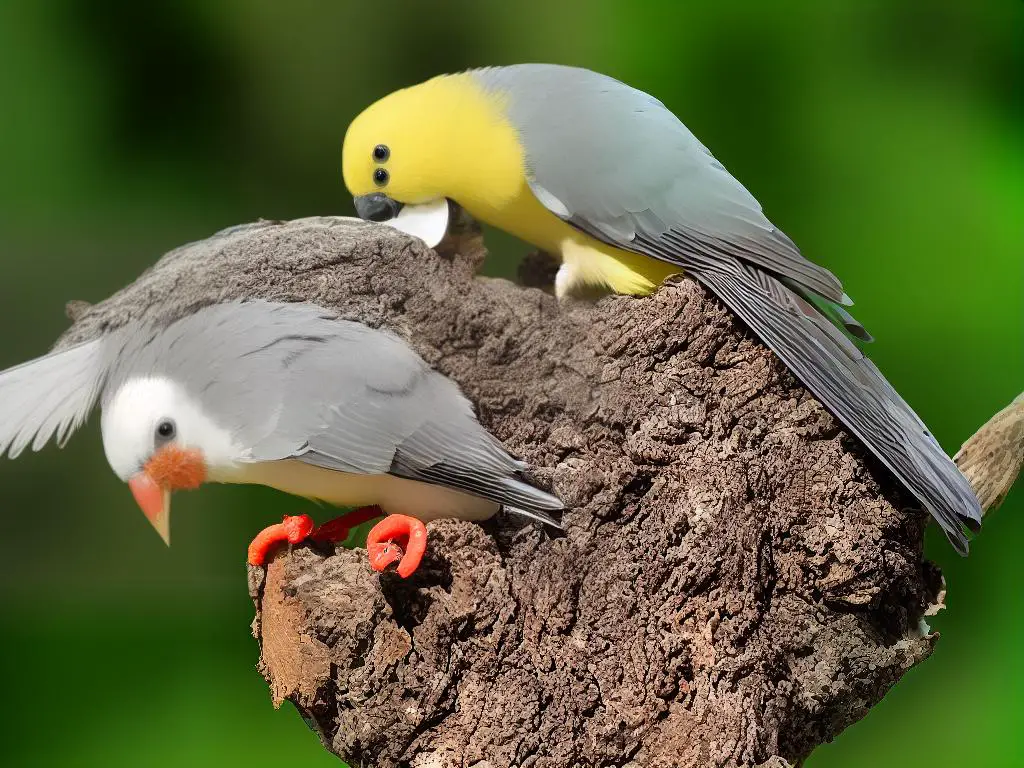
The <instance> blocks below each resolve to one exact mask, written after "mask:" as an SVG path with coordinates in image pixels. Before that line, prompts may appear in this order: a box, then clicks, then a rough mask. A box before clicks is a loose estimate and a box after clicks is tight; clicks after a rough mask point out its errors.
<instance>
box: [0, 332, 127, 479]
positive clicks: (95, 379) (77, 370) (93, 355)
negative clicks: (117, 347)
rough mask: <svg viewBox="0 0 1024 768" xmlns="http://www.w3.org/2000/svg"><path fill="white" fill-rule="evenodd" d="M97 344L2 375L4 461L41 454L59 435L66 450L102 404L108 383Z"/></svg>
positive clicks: (101, 346)
mask: <svg viewBox="0 0 1024 768" xmlns="http://www.w3.org/2000/svg"><path fill="white" fill-rule="evenodd" d="M103 353H104V341H103V340H102V339H96V340H94V341H89V342H86V343H84V344H79V345H77V346H74V347H71V348H70V349H66V350H63V351H60V352H53V353H51V354H49V355H45V356H43V357H40V358H37V359H35V360H31V361H29V362H27V363H23V364H22V365H18V366H15V367H13V368H9V369H8V370H6V371H4V372H3V373H0V456H3V455H4V453H5V452H6V453H7V455H8V456H9V457H10V458H12V459H13V458H16V457H18V456H19V455H20V454H21V453H22V451H24V450H25V449H26V448H27V447H29V446H31V447H32V450H34V451H38V450H40V449H41V448H42V447H43V446H44V445H46V443H48V442H49V441H50V439H51V438H52V437H53V436H54V435H56V437H57V442H58V444H59V445H60V446H61V447H63V445H64V443H65V442H66V441H67V439H68V438H69V437H70V436H71V433H72V432H74V431H75V430H76V429H78V428H79V427H80V426H81V425H82V424H83V423H84V422H85V420H86V418H87V416H88V415H89V412H90V411H91V410H92V408H93V406H94V405H95V404H96V400H97V399H98V398H99V394H100V391H101V390H102V388H103V383H104V380H105V377H106V371H107V366H106V361H105V356H104V354H103Z"/></svg>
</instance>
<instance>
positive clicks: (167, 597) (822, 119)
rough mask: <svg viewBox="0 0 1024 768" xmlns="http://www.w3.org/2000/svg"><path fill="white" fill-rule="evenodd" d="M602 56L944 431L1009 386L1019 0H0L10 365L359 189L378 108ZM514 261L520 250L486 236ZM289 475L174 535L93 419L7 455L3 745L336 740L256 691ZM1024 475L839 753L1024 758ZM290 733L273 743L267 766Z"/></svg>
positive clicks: (1021, 151) (1019, 269) (1022, 178)
mask: <svg viewBox="0 0 1024 768" xmlns="http://www.w3.org/2000/svg"><path fill="white" fill-rule="evenodd" d="M520 61H553V62H562V63H571V64H578V65H583V66H587V67H590V68H593V69H597V70H601V71H604V72H606V73H609V74H611V75H614V76H617V77H619V78H620V79H623V80H625V81H627V82H629V83H631V84H633V85H636V86H638V87H640V88H643V89H645V90H647V91H650V92H652V93H654V94H655V95H657V96H658V97H659V98H661V99H662V100H663V101H664V102H665V103H666V104H667V105H668V106H669V107H670V108H672V109H673V110H674V111H675V112H676V113H677V114H679V115H680V116H681V117H682V118H683V119H684V120H685V121H686V122H687V124H688V125H689V126H690V127H691V128H692V129H693V130H694V131H695V133H696V134H697V135H698V136H699V137H700V138H701V139H702V140H703V141H704V142H705V143H706V144H707V145H708V146H710V147H711V149H712V151H714V152H715V154H716V155H717V156H718V158H719V159H720V160H722V161H723V162H724V163H725V164H726V166H727V167H728V168H730V169H731V170H732V172H733V173H734V174H735V175H736V176H738V177H739V178H740V179H741V180H742V181H743V182H744V183H745V184H746V185H747V186H748V187H749V188H750V189H751V190H752V191H753V192H754V193H755V194H756V195H757V196H758V197H759V199H760V200H761V201H762V203H763V204H764V206H765V209H766V211H767V212H768V214H769V216H770V217H771V218H772V219H773V220H774V221H775V222H776V223H777V224H779V225H780V226H782V227H783V228H784V229H785V230H786V231H787V232H788V233H789V234H790V235H791V236H792V237H793V238H794V239H795V240H796V241H797V242H798V243H800V244H801V246H802V248H803V249H804V252H805V253H806V254H807V255H808V256H809V257H811V258H812V259H815V260H817V261H820V262H821V263H823V264H825V265H827V266H828V267H831V268H832V269H833V270H834V271H836V272H837V273H838V274H839V275H840V276H841V277H842V279H843V280H844V282H845V283H846V287H847V289H848V291H849V292H850V294H852V295H853V296H854V297H855V298H856V299H857V308H856V309H857V316H858V317H859V318H860V319H861V320H862V321H864V323H865V325H866V326H867V327H868V328H869V329H870V330H871V331H872V332H873V333H874V334H875V335H876V337H877V338H878V341H877V343H876V344H875V345H874V347H873V351H872V354H873V357H874V359H875V360H876V361H877V363H878V364H879V366H880V367H881V368H882V370H883V371H884V372H885V373H886V375H887V376H888V377H889V378H890V380H891V381H892V382H893V383H894V385H895V386H896V388H897V389H898V390H900V391H901V392H902V393H903V394H904V396H905V397H906V399H907V400H908V401H909V402H910V403H911V404H912V405H913V406H914V407H915V408H916V409H917V410H918V411H919V413H920V414H921V415H922V417H923V418H924V419H925V421H926V422H927V423H928V424H929V425H931V427H932V428H933V430H934V432H935V434H936V435H938V437H939V439H940V440H941V441H942V442H943V444H944V445H945V446H946V447H947V448H948V449H949V450H950V451H953V450H955V449H956V447H957V446H958V445H959V444H960V443H961V442H962V441H963V440H964V439H965V438H966V437H968V436H969V435H970V434H971V433H972V432H973V431H974V430H975V429H976V428H977V427H978V426H979V425H980V424H982V423H983V422H984V421H985V420H986V419H987V418H988V417H989V416H991V415H992V414H993V413H994V412H995V411H996V410H998V409H1000V408H1002V407H1003V406H1004V405H1006V404H1007V403H1008V402H1009V401H1010V400H1011V399H1012V398H1013V397H1014V396H1015V395H1016V394H1017V393H1018V392H1020V391H1021V389H1022V388H1024V4H1022V3H1021V2H1019V1H1018V2H994V1H993V2H982V1H980V0H979V1H977V2H967V0H948V1H946V2H932V3H928V4H919V3H914V2H896V1H893V0H890V1H889V2H857V3H854V2H848V3H822V2H805V3H800V4H791V3H786V2H772V3H758V4H754V3H748V4H735V5H734V4H732V3H725V2H708V3H699V4H698V3H685V4H684V3H664V4H657V3H646V4H645V3H639V2H620V3H602V2H585V3H582V2H581V3H559V2H552V0H544V1H543V2H537V1H536V0H531V1H530V2H523V1H520V2H516V3H498V2H493V3H490V2H481V0H465V1H464V2H450V3H439V2H416V0H388V2H333V3H328V2H319V3H316V2H304V1H303V2H296V1H294V0H293V1H292V2H288V3H285V2H271V1H270V0H260V1H258V2H254V1H253V0H220V1H218V2H211V1H210V0H186V1H182V0H159V1H156V2H154V1H151V2H148V3H138V2H132V3H121V2H115V1H114V0H54V1H47V2H37V1H34V0H0V153H2V154H0V157H2V160H0V259H2V260H0V327H2V328H3V329H4V332H3V334H2V336H0V339H2V341H0V368H3V367H6V366H8V365H12V364H15V363H18V362H20V361H22V360H25V359H27V358H30V357H33V356H36V355H38V354H41V353H43V352H44V351H45V350H46V349H47V348H48V346H49V345H50V344H51V343H52V341H53V340H54V339H55V338H56V336H57V335H58V334H59V333H60V332H61V331H62V330H63V329H64V328H65V327H66V326H67V320H66V319H65V317H64V314H63V308H64V302H65V301H66V300H68V299H86V300H92V301H95V300H99V299H102V298H103V297H105V296H107V295H108V294H110V293H111V292H112V291H114V290H116V289H117V288H119V287H120V286H122V285H123V284H125V283H126V282H128V281H130V280H132V279H133V278H135V277H136V276H137V275H138V273H139V272H140V271H141V270H143V269H144V268H145V267H147V266H148V265H149V264H151V263H152V262H153V261H154V260H155V259H156V258H157V257H158V256H159V255H160V254H162V253H163V252H165V251H166V250H168V249H170V248H172V247H174V246H176V245H178V244H181V243H183V242H186V241H189V240H194V239H198V238H202V237H205V236H207V235H209V234H211V233H212V232H214V231H216V230H218V229H220V228H222V227H225V226H228V225H232V224H236V223H240V222H244V221H250V220H253V219H255V218H257V217H261V216H262V217H272V218H290V217H299V216H307V215H313V214H332V213H350V212H351V203H350V200H349V198H348V197H347V195H346V193H345V190H344V187H343V184H342V181H341V175H340V168H339V165H340V163H339V156H340V146H341V139H342V135H343V132H344V129H345V126H346V125H347V123H348V121H349V120H350V119H351V118H352V117H353V116H354V115H355V114H356V113H357V112H358V111H359V110H360V109H361V108H362V107H363V106H365V105H366V104H368V103H369V102H371V101H372V100H374V99H376V98H377V97H379V96H381V95H383V94H385V93H387V92H389V91H391V90H393V89H395V88H397V87H400V86H403V85H407V84H411V83H414V82H418V81H419V80H421V79H424V78H426V77H427V76H429V75H431V74H435V73H438V72H443V71H451V70H457V69H460V68H464V67H467V66H473V65H482V64H504V63H514V62H520ZM491 242H492V244H493V245H494V250H495V251H496V256H497V257H496V258H494V259H492V260H491V262H490V264H489V265H488V268H489V270H490V271H491V272H492V273H496V274H510V273H511V272H512V270H513V268H514V264H515V260H516V258H517V257H518V256H519V255H521V254H522V253H523V252H524V250H525V248H524V247H523V246H521V245H520V244H517V243H514V242H512V241H510V240H509V239H508V238H504V237H495V238H493V239H492V240H491ZM297 508H299V505H298V503H297V502H296V501H295V500H291V499H288V498H286V497H283V496H280V495H277V494H275V493H273V492H270V491H261V490H259V489H246V488H219V487H212V488H209V489H207V490H205V491H204V492H203V493H201V494H192V495H188V496H184V497H182V498H179V500H178V501H177V502H176V505H175V509H176V513H177V514H176V517H175V528H174V538H175V542H176V543H175V546H174V548H173V549H170V550H168V549H165V548H164V546H163V544H162V543H161V542H160V540H159V538H158V537H157V536H156V535H155V534H154V533H153V531H152V530H151V529H150V528H149V526H148V524H147V523H146V522H145V520H144V518H143V517H142V515H140V514H139V513H138V512H137V510H136V509H135V507H134V504H133V502H132V499H131V497H130V495H129V494H128V491H127V489H126V488H125V487H123V486H122V485H121V484H120V483H119V482H118V481H117V480H116V479H115V478H114V476H113V475H112V474H111V472H110V470H109V469H108V467H107V465H106V463H105V460H104V458H103V454H102V451H101V449H100V443H99V434H98V430H97V428H96V426H95V420H93V423H92V424H91V425H90V426H89V427H88V428H87V429H86V430H85V433H84V434H82V435H80V436H79V437H77V438H76V439H75V440H73V441H72V442H71V444H70V445H69V447H68V448H67V449H66V450H65V451H63V452H58V451H56V450H54V449H52V448H51V449H50V450H47V451H46V452H44V453H42V454H38V455H35V454H33V455H29V456H24V457H23V458H21V459H19V460H18V461H17V462H16V463H10V462H3V463H0V509H2V514H0V539H2V540H3V541H5V542H7V545H6V546H5V547H4V551H3V554H4V556H3V558H2V560H0V681H2V682H0V684H2V685H3V688H4V691H5V693H4V695H5V706H4V708H3V711H4V717H3V718H0V762H2V764H3V765H15V766H165V765H166V766H179V765H186V764H187V765H203V766H205V765H211V766H236V765H237V766H246V768H259V767H261V766H268V767H270V766H274V767H275V768H276V766H280V765H302V766H320V765H322V766H330V765H337V764H338V762H337V761H336V760H334V759H333V758H331V757H330V756H329V755H327V753H325V752H323V751H322V750H321V748H320V747H319V745H318V743H317V741H316V739H315V738H314V736H313V735H312V734H311V733H310V732H309V731H308V730H307V729H306V727H305V725H304V724H303V722H302V721H301V719H300V718H299V717H298V716H297V715H296V713H295V712H294V710H292V709H291V708H290V707H288V706H286V707H285V708H283V709H282V710H281V711H275V710H273V709H272V708H271V706H270V700H269V696H268V693H267V688H266V686H265V684H264V683H263V681H262V679H261V678H260V676H259V675H258V673H257V672H256V670H255V668H254V664H255V661H256V657H257V648H256V644H255V642H254V641H253V640H252V638H251V637H250V635H249V621H250V619H251V614H252V607H251V605H250V603H249V599H248V597H247V595H246V583H245V569H244V567H243V558H244V552H245V546H246V544H247V543H248V541H249V538H250V537H251V536H252V534H253V533H254V532H255V531H256V530H257V529H258V528H260V527H262V526H263V525H265V524H268V523H269V522H272V521H274V520H276V519H277V518H278V517H279V516H280V515H281V514H282V513H285V512H289V513H291V512H295V511H296V510H297ZM1022 546H1024V488H1020V487H1018V488H1017V489H1016V491H1015V492H1014V493H1013V494H1012V495H1011V497H1010V499H1009V500H1008V501H1007V503H1006V504H1005V506H1004V507H1003V508H1002V509H1000V510H999V511H998V512H996V513H995V514H994V515H993V516H992V517H991V518H990V520H989V522H988V524H987V526H986V531H985V533H984V535H982V536H981V537H980V538H979V539H977V541H976V542H975V544H974V545H973V548H972V556H971V557H970V558H969V559H966V560H964V559H960V558H959V557H957V556H956V555H955V554H954V553H953V551H952V550H951V549H950V548H949V547H948V546H947V545H946V543H945V541H944V540H943V539H942V537H941V536H940V535H937V534H936V532H935V531H932V534H931V538H930V540H929V543H928V551H929V554H930V556H931V557H932V558H933V559H935V560H936V561H937V562H939V563H940V564H941V565H942V567H943V570H944V571H945V574H946V577H947V579H948V582H949V599H948V605H949V608H948V610H947V611H945V612H944V613H943V614H941V615H940V616H939V617H937V619H936V620H935V622H934V624H935V625H936V626H937V627H938V628H939V629H940V630H941V632H942V635H943V637H942V640H941V641H940V642H939V644H938V648H937V650H936V652H935V654H934V656H933V657H932V658H931V659H930V660H929V661H928V662H927V663H925V664H924V665H922V666H921V667H919V668H918V669H915V670H914V671H912V672H911V673H910V674H909V675H907V677H906V678H905V679H904V680H903V681H902V682H901V683H900V684H899V685H898V686H897V687H896V688H895V689H894V690H893V691H892V692H891V693H890V694H889V695H888V696H887V697H886V699H885V700H884V701H883V702H882V703H881V704H880V705H879V706H878V707H877V708H875V709H874V710H873V711H872V712H871V714H870V715H869V716H868V717H867V718H866V719H865V720H864V721H863V722H861V723H859V724H857V725H856V726H854V727H852V728H851V729H849V730H848V731H847V732H846V733H844V734H843V735H842V736H841V737H840V738H839V739H837V741H836V742H835V743H834V744H831V745H827V746H824V747H822V748H821V749H820V750H819V751H818V752H816V753H815V755H814V756H813V757H812V759H811V760H810V762H809V765H810V766H812V768H823V767H824V766H863V765H867V764H871V765H874V766H917V765H921V766H925V765H927V766H930V767H931V768H941V767H943V766H957V767H960V766H964V765H982V766H1011V765H1024V736H1022V732H1024V648H1022V643H1021V637H1022V633H1024V578H1022V577H1024V565H1022V560H1021V558H1020V552H1021V548H1022ZM282 761H285V762H282Z"/></svg>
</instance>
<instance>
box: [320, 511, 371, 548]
mask: <svg viewBox="0 0 1024 768" xmlns="http://www.w3.org/2000/svg"><path fill="white" fill-rule="evenodd" d="M375 517H384V510H382V509H381V508H380V507H378V506H376V505H375V506H372V507H360V508H359V509H353V510H352V511H351V512H349V513H348V514H347V515H342V516H341V517H336V518H334V519H333V520H329V521H327V522H326V523H324V524H323V525H321V526H320V527H319V528H317V529H316V530H315V531H313V534H312V536H313V538H314V539H316V540H317V541H344V540H345V539H347V538H348V533H349V531H351V530H352V529H353V528H355V527H356V526H357V525H362V524H363V523H366V522H369V521H370V520H373V519H374V518H375Z"/></svg>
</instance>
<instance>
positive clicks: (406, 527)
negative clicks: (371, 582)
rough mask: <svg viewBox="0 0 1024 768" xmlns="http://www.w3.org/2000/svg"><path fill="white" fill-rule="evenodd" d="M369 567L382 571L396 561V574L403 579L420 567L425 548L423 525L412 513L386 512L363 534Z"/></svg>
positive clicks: (425, 530) (425, 533)
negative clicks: (391, 513)
mask: <svg viewBox="0 0 1024 768" xmlns="http://www.w3.org/2000/svg"><path fill="white" fill-rule="evenodd" d="M366 551H367V552H368V553H369V555H370V567H371V568H373V570H375V571H383V570H384V569H385V568H387V567H388V566H389V565H391V564H392V563H394V562H396V561H397V562H398V575H399V576H401V577H402V578H403V579H406V578H408V577H409V576H411V575H412V574H413V573H414V572H415V571H416V569H417V568H419V567H420V561H421V560H422V559H423V553H424V552H426V551H427V527H426V526H425V525H423V523H422V522H420V521H419V520H417V519H416V518H415V517H407V516H406V515H388V516H387V517H385V518H384V519H383V520H381V521H380V522H379V523H377V524H376V525H375V526H373V529H372V530H371V531H370V533H369V534H368V535H367V537H366Z"/></svg>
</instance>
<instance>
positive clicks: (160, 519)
mask: <svg viewBox="0 0 1024 768" xmlns="http://www.w3.org/2000/svg"><path fill="white" fill-rule="evenodd" d="M128 487H129V488H131V491H132V496H134V497H135V502H136V503H137V504H138V505H139V509H141V510H142V514H144V515H145V516H146V519H147V520H149V522H150V523H151V524H152V525H153V527H154V528H156V532H157V533H159V534H160V538H161V539H163V540H164V544H166V545H167V546H171V489H170V488H161V487H160V486H159V485H157V483H156V481H155V480H153V478H152V477H150V476H149V475H148V474H147V473H145V472H139V474H137V475H135V477H133V478H132V479H131V480H129V481H128Z"/></svg>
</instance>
